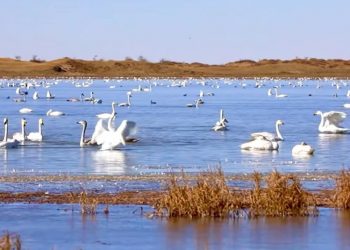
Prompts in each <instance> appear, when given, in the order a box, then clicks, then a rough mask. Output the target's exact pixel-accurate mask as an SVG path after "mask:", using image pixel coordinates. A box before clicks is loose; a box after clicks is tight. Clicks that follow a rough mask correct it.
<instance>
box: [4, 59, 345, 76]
mask: <svg viewBox="0 0 350 250" xmlns="http://www.w3.org/2000/svg"><path fill="white" fill-rule="evenodd" d="M9 77H11V78H14V77H18V78H27V77H29V78H52V77H54V78H66V77H73V78H87V77H91V78H133V77H139V78H151V77H159V78H190V77H192V78H202V77H210V78H222V77H226V78H250V79H251V78H263V77H274V78H286V79H291V78H302V77H307V78H314V79H317V78H325V77H332V78H341V79H346V78H350V60H342V59H328V60H324V59H316V58H310V59H293V60H272V59H264V60H259V61H253V60H240V61H236V62H230V63H226V64H221V65H209V64H203V63H180V62H172V61H166V60H162V61H161V62H158V63H153V62H148V61H146V60H138V61H136V60H132V59H129V60H124V61H114V60H106V61H104V60H98V61H88V60H80V59H71V58H67V57H65V58H62V59H57V60H52V61H42V60H34V61H33V60H32V61H21V60H15V59H10V58H0V78H9Z"/></svg>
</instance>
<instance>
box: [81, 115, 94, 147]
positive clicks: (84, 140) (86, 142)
mask: <svg viewBox="0 0 350 250" xmlns="http://www.w3.org/2000/svg"><path fill="white" fill-rule="evenodd" d="M77 123H78V124H81V125H82V126H83V130H82V131H81V136H80V147H84V146H89V145H97V144H96V143H92V142H91V138H85V132H86V128H87V121H85V120H82V121H79V122H77Z"/></svg>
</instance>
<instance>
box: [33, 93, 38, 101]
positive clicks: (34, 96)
mask: <svg viewBox="0 0 350 250" xmlns="http://www.w3.org/2000/svg"><path fill="white" fill-rule="evenodd" d="M38 99H39V93H38V91H35V92H34V94H33V100H38Z"/></svg>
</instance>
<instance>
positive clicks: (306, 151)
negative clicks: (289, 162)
mask: <svg viewBox="0 0 350 250" xmlns="http://www.w3.org/2000/svg"><path fill="white" fill-rule="evenodd" d="M314 152H315V149H313V148H312V147H311V146H310V145H308V144H306V143H305V142H302V143H300V144H298V145H295V146H294V147H293V149H292V155H293V156H299V157H305V156H310V155H313V154H314Z"/></svg>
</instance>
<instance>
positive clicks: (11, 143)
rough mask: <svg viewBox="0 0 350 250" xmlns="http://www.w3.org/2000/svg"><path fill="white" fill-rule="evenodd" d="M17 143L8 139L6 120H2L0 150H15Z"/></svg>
mask: <svg viewBox="0 0 350 250" xmlns="http://www.w3.org/2000/svg"><path fill="white" fill-rule="evenodd" d="M18 144H19V141H17V140H16V139H9V138H8V119H7V118H5V119H4V139H3V141H0V148H17V147H18Z"/></svg>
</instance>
